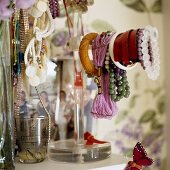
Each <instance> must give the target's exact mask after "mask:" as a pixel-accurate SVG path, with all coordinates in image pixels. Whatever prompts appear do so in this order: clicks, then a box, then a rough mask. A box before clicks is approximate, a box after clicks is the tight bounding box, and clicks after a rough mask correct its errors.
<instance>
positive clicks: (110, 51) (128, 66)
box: [109, 33, 136, 70]
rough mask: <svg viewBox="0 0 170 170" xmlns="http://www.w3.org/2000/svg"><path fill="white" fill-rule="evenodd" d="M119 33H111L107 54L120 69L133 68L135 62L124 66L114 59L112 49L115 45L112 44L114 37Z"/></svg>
mask: <svg viewBox="0 0 170 170" xmlns="http://www.w3.org/2000/svg"><path fill="white" fill-rule="evenodd" d="M118 35H119V33H115V34H114V35H113V37H112V38H111V41H110V43H109V54H110V57H111V59H112V61H113V63H114V64H115V65H116V66H117V67H119V68H120V69H122V70H131V69H133V68H134V67H135V66H136V63H135V64H131V65H127V66H124V65H122V64H120V63H119V62H117V61H115V58H114V51H113V48H114V49H115V48H116V47H115V46H114V42H115V39H116V37H117V36H118Z"/></svg>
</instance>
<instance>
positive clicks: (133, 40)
mask: <svg viewBox="0 0 170 170" xmlns="http://www.w3.org/2000/svg"><path fill="white" fill-rule="evenodd" d="M129 57H130V60H131V61H132V62H138V61H139V60H138V53H137V30H133V31H132V32H131V33H130V36H129Z"/></svg>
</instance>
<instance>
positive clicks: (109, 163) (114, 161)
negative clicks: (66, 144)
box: [16, 155, 127, 170]
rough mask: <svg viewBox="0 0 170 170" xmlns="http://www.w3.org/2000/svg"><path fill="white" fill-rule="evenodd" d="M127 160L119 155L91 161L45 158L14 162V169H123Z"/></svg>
mask: <svg viewBox="0 0 170 170" xmlns="http://www.w3.org/2000/svg"><path fill="white" fill-rule="evenodd" d="M126 163H127V160H126V159H125V158H124V157H122V156H120V155H112V156H111V157H110V158H108V159H105V160H102V161H97V162H91V163H84V164H78V163H61V162H55V161H52V160H45V161H43V162H41V163H36V164H21V163H16V170H124V168H125V166H126Z"/></svg>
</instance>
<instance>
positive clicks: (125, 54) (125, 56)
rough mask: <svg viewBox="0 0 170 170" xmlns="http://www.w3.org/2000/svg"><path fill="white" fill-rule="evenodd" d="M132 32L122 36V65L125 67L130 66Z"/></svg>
mask: <svg viewBox="0 0 170 170" xmlns="http://www.w3.org/2000/svg"><path fill="white" fill-rule="evenodd" d="M130 32H132V30H129V31H127V32H125V33H123V36H122V63H123V65H129V64H130V58H129V57H130V56H129V51H130V49H129V35H130Z"/></svg>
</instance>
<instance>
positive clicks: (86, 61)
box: [79, 33, 100, 76]
mask: <svg viewBox="0 0 170 170" xmlns="http://www.w3.org/2000/svg"><path fill="white" fill-rule="evenodd" d="M97 35H98V34H97V33H89V34H87V35H85V36H84V38H83V39H82V41H81V42H80V46H79V55H80V61H81V63H82V66H83V67H84V70H85V71H86V73H87V74H88V75H91V76H100V75H99V69H97V68H96V67H95V65H94V64H93V63H92V62H91V60H90V58H89V55H88V49H89V45H91V44H92V41H93V40H94V39H95V38H96V37H97Z"/></svg>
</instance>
